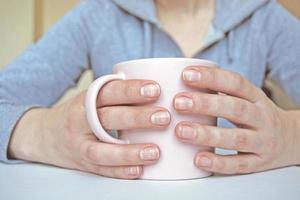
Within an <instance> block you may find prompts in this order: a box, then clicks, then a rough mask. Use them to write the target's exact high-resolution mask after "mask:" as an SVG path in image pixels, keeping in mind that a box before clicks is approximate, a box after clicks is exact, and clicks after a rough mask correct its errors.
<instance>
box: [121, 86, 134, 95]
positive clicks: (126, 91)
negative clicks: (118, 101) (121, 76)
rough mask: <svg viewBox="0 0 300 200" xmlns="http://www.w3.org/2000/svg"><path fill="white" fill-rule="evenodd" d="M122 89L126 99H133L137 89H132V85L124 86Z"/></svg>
mask: <svg viewBox="0 0 300 200" xmlns="http://www.w3.org/2000/svg"><path fill="white" fill-rule="evenodd" d="M122 89H123V92H124V93H123V94H124V96H125V97H126V98H130V97H133V96H134V95H135V93H136V91H135V87H130V85H128V84H124V85H123V87H122Z"/></svg>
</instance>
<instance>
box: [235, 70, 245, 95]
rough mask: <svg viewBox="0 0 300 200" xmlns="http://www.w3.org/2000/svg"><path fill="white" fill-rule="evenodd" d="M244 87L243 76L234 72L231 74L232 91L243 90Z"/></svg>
mask: <svg viewBox="0 0 300 200" xmlns="http://www.w3.org/2000/svg"><path fill="white" fill-rule="evenodd" d="M245 87H246V82H245V78H244V77H243V76H242V75H240V74H238V73H235V74H234V76H233V91H234V92H240V91H241V90H244V89H245Z"/></svg>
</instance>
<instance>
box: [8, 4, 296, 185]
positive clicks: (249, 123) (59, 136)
mask: <svg viewBox="0 0 300 200" xmlns="http://www.w3.org/2000/svg"><path fill="white" fill-rule="evenodd" d="M156 2H158V3H157V7H159V6H160V5H169V7H170V12H169V14H168V16H169V17H161V18H164V22H163V24H165V26H166V27H167V26H169V25H167V24H168V21H169V22H170V19H176V20H183V21H184V20H188V16H189V17H193V16H194V14H197V13H196V12H195V10H196V11H197V10H199V9H200V8H204V7H203V6H207V7H205V8H207V9H200V10H202V11H205V10H209V9H210V12H212V11H211V9H212V8H213V7H212V6H211V4H207V2H206V1H192V0H190V1H179V0H173V1H166V0H161V1H158V0H157V1H156ZM183 2H185V3H183ZM205 2H206V4H205ZM159 3H161V4H159ZM166 3H168V4H166ZM196 3H197V4H196ZM195 6H200V7H199V9H193V8H194V7H195ZM164 8H168V6H164ZM164 8H162V9H159V8H158V10H163V9H164ZM180 9H182V10H180ZM176 12H181V13H182V12H186V14H184V15H182V16H183V17H182V18H181V19H179V16H178V17H177V18H174V17H170V16H172V14H170V13H173V14H174V13H176ZM162 13H163V12H162ZM162 13H160V14H158V15H159V16H162V15H163V14H162ZM188 13H190V14H188ZM207 19H208V20H210V18H207ZM202 22H203V21H202ZM197 23H198V24H202V23H200V22H197ZM203 24H204V25H203V27H202V29H204V30H205V28H206V30H207V28H208V25H207V26H205V24H209V23H203ZM169 27H172V25H170V26H169ZM191 27H192V26H191ZM165 29H166V31H167V32H168V31H169V32H168V33H169V34H170V35H171V36H172V37H173V38H185V37H186V40H184V39H177V40H176V41H177V44H178V45H179V46H180V47H182V48H181V49H182V51H183V53H184V54H185V55H192V54H194V53H195V51H196V50H197V49H201V44H200V45H199V46H194V47H193V48H192V49H193V50H192V51H189V50H188V49H189V48H188V47H191V46H193V44H191V43H192V42H193V40H189V38H191V37H189V38H187V36H184V35H186V33H185V32H184V31H183V32H181V33H176V34H177V35H176V34H174V32H172V29H168V28H165ZM195 32H197V31H195ZM204 32H205V31H204ZM178 35H179V37H178ZM195 35H197V34H195ZM198 36H199V37H196V36H195V37H196V38H201V34H199V35H198ZM193 37H194V36H193ZM194 43H195V42H194ZM193 73H196V75H195V74H193ZM196 77H198V79H196ZM178 78H181V79H182V83H183V84H186V85H187V86H189V87H192V88H194V89H203V88H205V89H210V90H212V91H215V92H217V93H216V94H203V93H201V92H182V93H178V94H176V95H175V96H174V100H173V104H174V108H175V109H176V110H177V111H178V113H179V114H184V115H190V114H191V115H210V116H215V117H222V118H225V119H228V120H229V121H231V122H233V123H234V124H236V125H237V128H219V127H212V126H204V125H201V124H197V123H192V122H179V123H178V124H177V126H176V128H175V130H174V134H175V135H176V136H177V138H178V140H180V141H181V142H184V143H190V144H191V145H200V146H202V145H205V146H211V147H222V148H225V149H233V150H237V151H238V152H239V153H238V154H237V155H226V156H221V155H216V154H214V153H212V152H198V153H197V154H196V155H195V159H194V162H195V165H196V166H197V167H199V168H200V169H203V170H206V171H211V172H217V173H222V174H243V173H252V172H257V171H263V170H268V169H273V168H278V167H284V166H290V165H297V164H300V154H299V152H300V135H299V134H300V133H299V132H300V123H299V122H300V111H298V110H282V109H281V108H279V107H278V106H276V105H275V104H274V103H273V102H272V101H271V100H269V99H268V98H267V97H266V95H265V94H264V93H263V91H262V90H261V89H260V88H257V87H256V86H254V85H253V84H251V83H250V82H249V81H247V80H246V79H245V78H243V77H242V76H241V75H239V74H237V73H234V72H230V71H225V70H222V69H220V68H207V67H204V66H188V67H187V68H185V70H184V71H183V73H182V77H178ZM149 85H153V86H150V87H149ZM145 86H146V88H145ZM147 88H148V89H147ZM149 88H150V90H149ZM155 88H156V90H155ZM160 92H161V91H160V87H159V83H156V82H154V81H151V80H125V81H112V82H110V83H108V84H106V85H105V86H104V87H103V88H102V89H101V91H100V92H99V94H98V101H97V107H98V117H99V120H100V121H101V123H102V124H103V126H104V128H105V129H106V130H129V129H153V128H156V129H159V128H164V127H166V126H168V125H169V123H170V118H169V117H165V118H163V119H161V118H160V120H157V121H151V119H152V117H151V116H152V115H153V114H155V113H161V112H168V111H167V110H166V109H165V108H162V107H153V106H151V105H149V104H150V103H152V102H154V101H156V100H157V99H158V98H159V96H160ZM84 97H85V92H82V93H81V94H79V95H78V96H76V97H74V98H72V99H70V100H69V101H67V102H66V103H64V104H61V105H59V106H57V107H53V108H50V109H44V108H35V109H31V110H29V111H28V112H26V113H25V114H24V115H23V117H21V119H20V120H19V122H18V124H17V125H16V127H15V129H14V131H13V134H12V137H11V140H10V144H9V152H8V153H9V156H10V157H11V158H16V159H22V160H28V161H32V162H39V163H45V164H50V165H55V166H59V167H63V168H70V169H77V170H81V171H86V172H91V173H94V174H98V175H103V176H107V177H114V178H121V179H136V178H139V177H140V176H141V174H142V171H143V167H144V166H145V165H152V164H155V163H156V162H157V161H158V159H159V157H160V151H159V147H158V146H157V145H156V144H150V143H145V144H130V145H116V144H106V143H103V142H100V141H98V140H97V139H96V137H95V136H94V134H93V133H92V131H91V130H90V128H89V126H88V123H87V120H86V116H85V108H84ZM182 97H184V98H183V99H182ZM178 98H179V101H178ZM183 100H186V101H188V102H190V103H184V101H183ZM180 102H181V103H180ZM191 102H192V103H191ZM184 105H192V107H190V108H188V107H185V106H184ZM164 116H168V115H164ZM120 122H121V123H120ZM154 122H155V123H154ZM143 150H145V151H143Z"/></svg>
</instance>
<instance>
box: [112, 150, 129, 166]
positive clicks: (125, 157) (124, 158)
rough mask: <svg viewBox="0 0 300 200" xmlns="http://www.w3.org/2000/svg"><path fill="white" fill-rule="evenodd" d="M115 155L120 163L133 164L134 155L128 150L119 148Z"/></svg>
mask: <svg viewBox="0 0 300 200" xmlns="http://www.w3.org/2000/svg"><path fill="white" fill-rule="evenodd" d="M114 155H115V156H116V157H117V158H119V160H120V163H123V164H127V163H132V162H133V155H132V153H131V151H130V150H129V149H127V148H117V149H116V150H115V152H114Z"/></svg>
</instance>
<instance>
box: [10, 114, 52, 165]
mask: <svg viewBox="0 0 300 200" xmlns="http://www.w3.org/2000/svg"><path fill="white" fill-rule="evenodd" d="M47 112H48V109H42V108H33V109H31V110H28V111H27V112H26V113H25V114H24V115H23V116H22V117H21V118H20V120H19V121H18V123H17V124H16V126H15V128H14V130H13V132H12V135H11V138H10V142H9V146H8V156H9V157H10V158H12V159H20V160H27V161H33V162H38V161H39V160H38V159H39V157H40V154H41V153H42V152H41V151H42V149H40V148H39V146H40V143H41V140H42V135H41V134H42V133H43V130H42V126H41V125H42V122H43V118H44V117H45V115H46V113H47Z"/></svg>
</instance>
